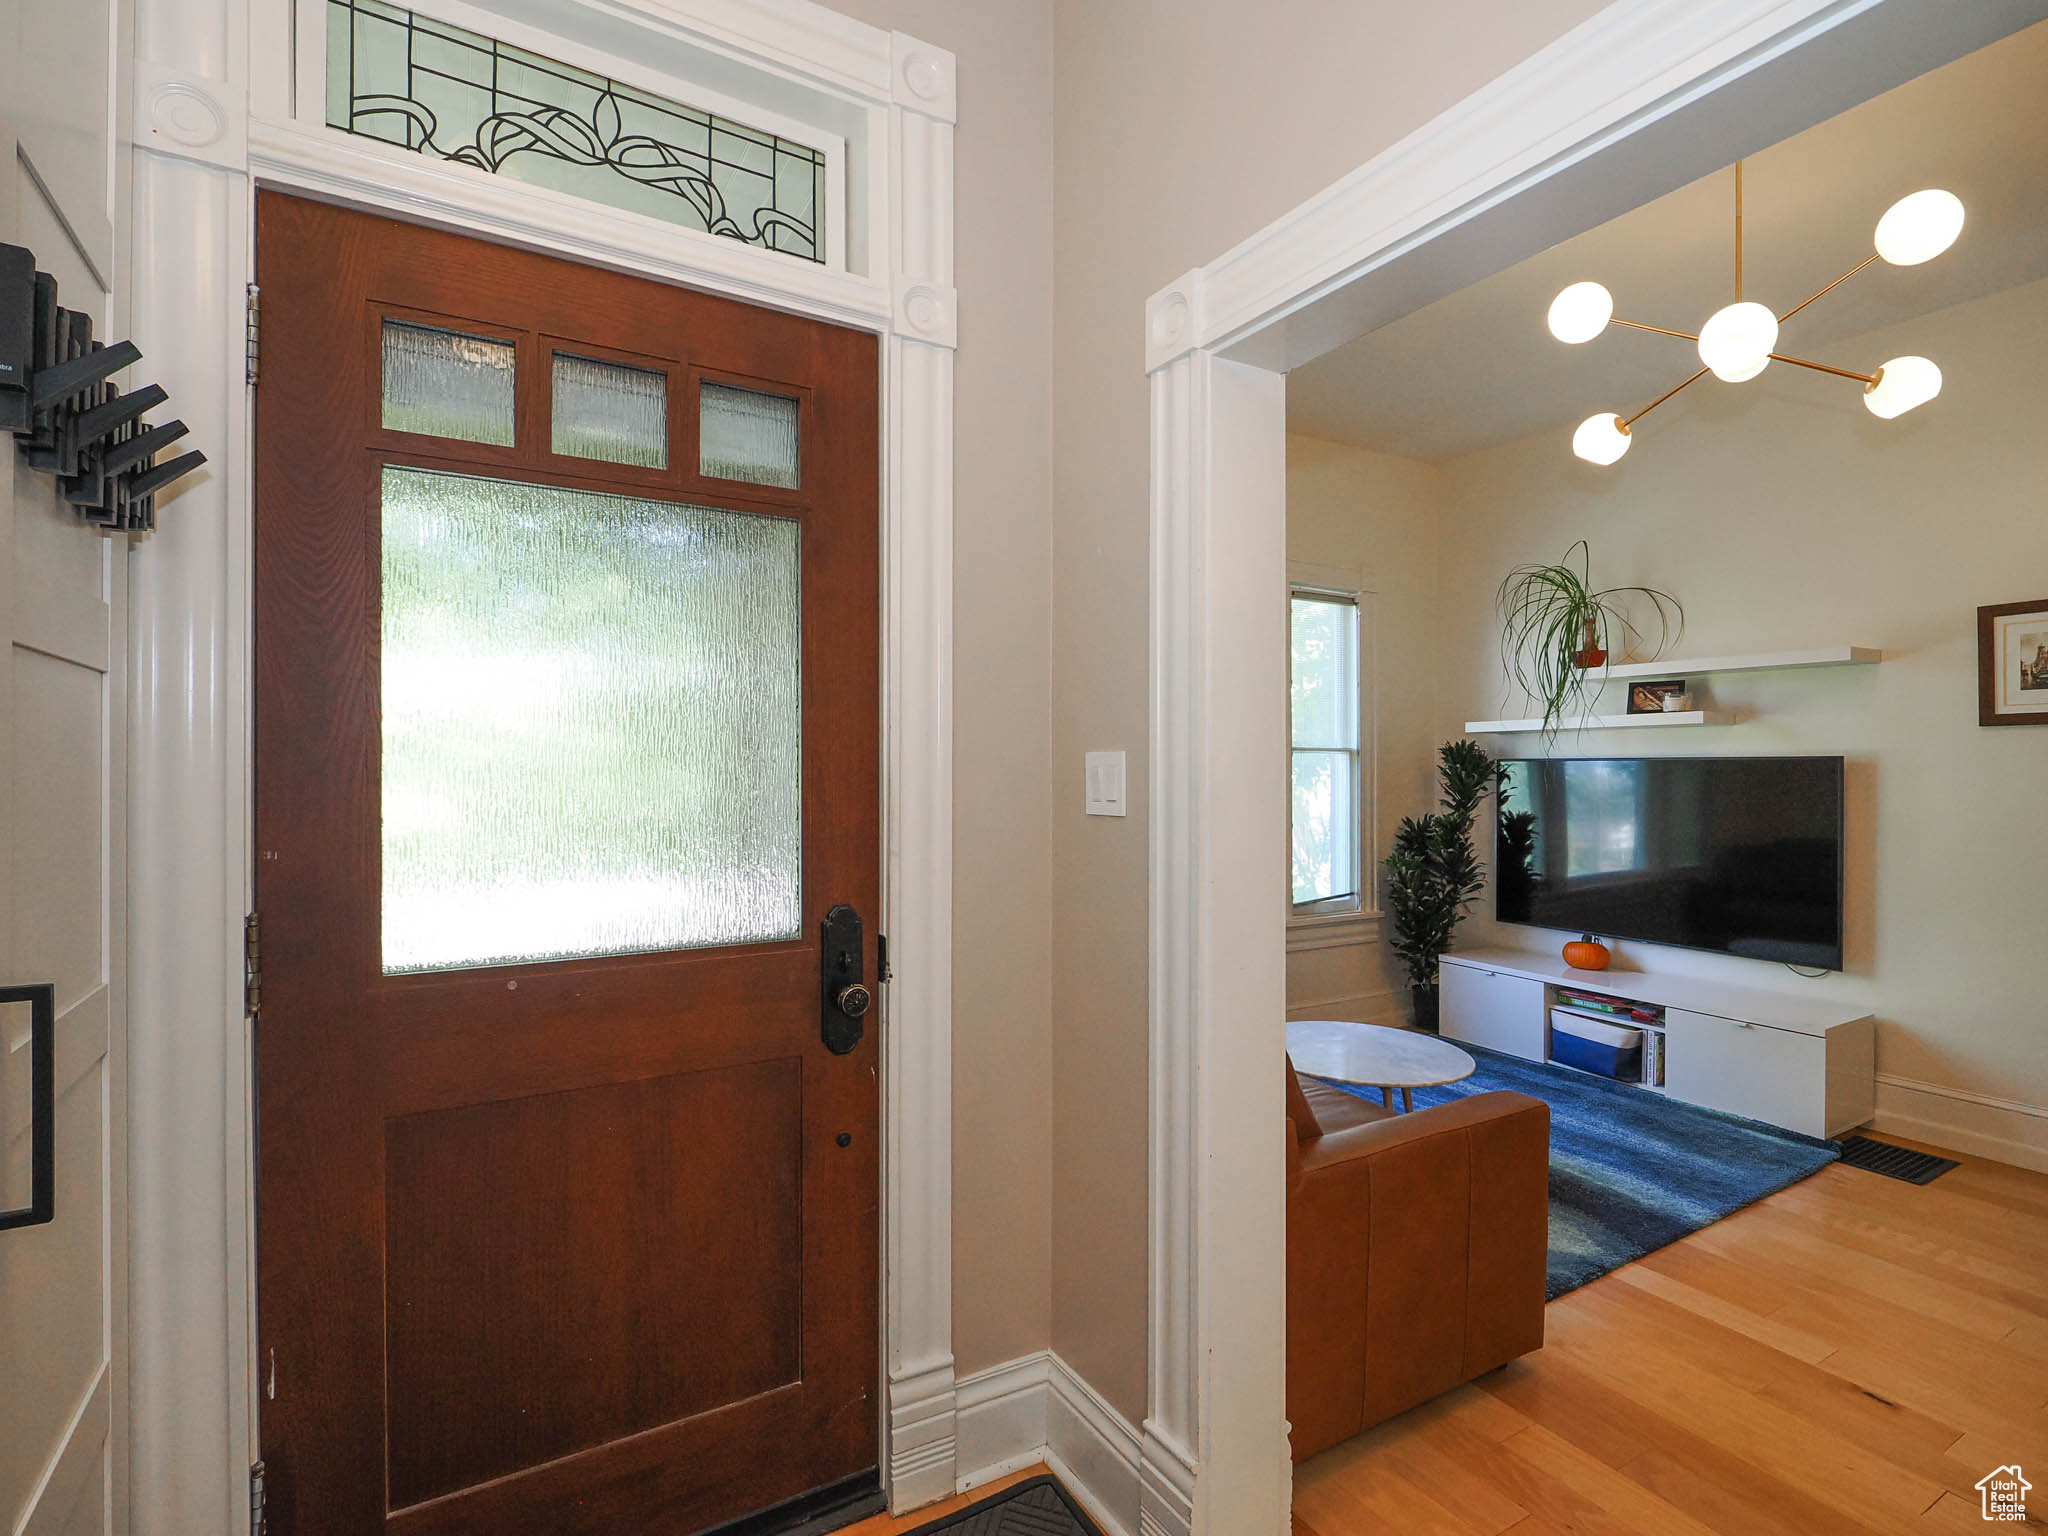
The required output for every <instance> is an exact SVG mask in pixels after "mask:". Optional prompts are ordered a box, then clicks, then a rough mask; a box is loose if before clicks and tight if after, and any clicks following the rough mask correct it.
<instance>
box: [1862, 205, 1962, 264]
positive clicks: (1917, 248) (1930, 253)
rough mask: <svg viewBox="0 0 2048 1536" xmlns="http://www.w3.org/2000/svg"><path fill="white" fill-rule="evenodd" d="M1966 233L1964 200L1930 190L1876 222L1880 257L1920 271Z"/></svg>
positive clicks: (1894, 208)
mask: <svg viewBox="0 0 2048 1536" xmlns="http://www.w3.org/2000/svg"><path fill="white" fill-rule="evenodd" d="M1962 232H1963V200H1962V199H1961V198H1959V197H1957V196H1956V195H1955V193H1953V192H1944V191H1942V190H1941V189H1940V188H1939V187H1929V188H1928V189H1927V190H1926V191H1924V192H1915V193H1913V194H1912V195H1911V196H1910V197H1902V198H1900V199H1899V200H1898V201H1897V202H1896V203H1893V204H1892V205H1891V207H1889V208H1887V209H1885V211H1884V217H1883V218H1881V219H1879V220H1878V221H1877V254H1878V255H1880V256H1882V257H1883V258H1884V259H1885V260H1886V261H1888V262H1890V263H1891V264H1892V265H1893V266H1895V267H1917V266H1919V265H1920V263H1921V262H1923V261H1932V260H1934V258H1935V257H1937V256H1939V255H1940V254H1941V253H1942V252H1943V251H1945V250H1947V249H1948V248H1949V247H1950V246H1952V245H1954V244H1955V243H1956V236H1957V235H1959V234H1961V233H1962Z"/></svg>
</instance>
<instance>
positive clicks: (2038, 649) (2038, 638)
mask: <svg viewBox="0 0 2048 1536" xmlns="http://www.w3.org/2000/svg"><path fill="white" fill-rule="evenodd" d="M1977 723H1978V724H1979V725H2048V597H2042V598H2036V599H2035V600H2034V601H2032V602H2029V603H1998V604H1995V605H1993V606H1991V607H1986V608H1979V609H1978V610H1977Z"/></svg>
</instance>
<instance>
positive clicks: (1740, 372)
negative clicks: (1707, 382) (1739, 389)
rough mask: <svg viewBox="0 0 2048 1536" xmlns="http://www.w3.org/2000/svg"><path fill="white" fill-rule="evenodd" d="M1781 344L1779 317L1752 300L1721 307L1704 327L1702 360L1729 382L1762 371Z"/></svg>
mask: <svg viewBox="0 0 2048 1536" xmlns="http://www.w3.org/2000/svg"><path fill="white" fill-rule="evenodd" d="M1777 345H1778V317H1777V316H1776V315H1774V314H1772V313H1771V312H1770V310H1769V309H1768V308H1766V307H1765V306H1764V305H1762V304H1758V303H1755V302H1754V301H1751V302H1749V303H1744V304H1730V305H1729V306H1728V307H1727V308H1726V309H1723V310H1717V311H1716V312H1715V313H1714V315H1713V316H1712V318H1710V319H1709V320H1708V321H1707V323H1706V324H1705V325H1703V326H1701V327H1700V361H1701V362H1703V363H1705V364H1706V365H1707V367H1708V368H1710V369H1711V370H1712V371H1713V374H1714V377H1715V378H1717V379H1719V380H1721V381H1722V382H1723V383H1725V384H1740V383H1742V382H1744V381H1745V380H1748V379H1753V378H1755V377H1756V376H1757V375H1758V374H1760V373H1762V372H1763V371H1764V369H1765V367H1766V366H1768V365H1769V363H1770V361H1771V352H1772V349H1773V348H1775V347H1776V346H1777Z"/></svg>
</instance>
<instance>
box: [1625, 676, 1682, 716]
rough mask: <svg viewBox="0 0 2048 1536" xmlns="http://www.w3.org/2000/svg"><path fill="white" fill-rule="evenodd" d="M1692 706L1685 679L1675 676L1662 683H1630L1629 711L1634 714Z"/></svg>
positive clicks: (1663, 711)
mask: <svg viewBox="0 0 2048 1536" xmlns="http://www.w3.org/2000/svg"><path fill="white" fill-rule="evenodd" d="M1691 708H1692V700H1691V699H1690V698H1688V697H1687V696H1686V692H1685V679H1684V678H1682V677H1674V678H1671V679H1670V680H1668V681H1666V682H1661V683H1630V684H1629V685H1628V712H1629V713H1630V714H1632V715H1662V714H1666V713H1669V712H1670V711H1673V710H1685V709H1691Z"/></svg>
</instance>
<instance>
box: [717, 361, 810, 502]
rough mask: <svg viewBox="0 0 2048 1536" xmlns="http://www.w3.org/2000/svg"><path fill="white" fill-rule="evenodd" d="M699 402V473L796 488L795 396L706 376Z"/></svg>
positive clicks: (720, 477)
mask: <svg viewBox="0 0 2048 1536" xmlns="http://www.w3.org/2000/svg"><path fill="white" fill-rule="evenodd" d="M697 401H698V438H699V442H698V464H697V472H698V473H699V474H702V475H709V476H711V477H712V478H713V479H717V480H744V481H746V482H748V483H749V484H750V485H780V486H785V487H787V488H789V489H790V490H794V489H796V486H797V403H796V401H794V400H793V399H791V398H790V397H789V396H787V395H769V394H763V393H762V392H761V391H760V390H758V389H735V388H734V387H733V386H732V385H730V384H713V383H712V382H711V381H710V380H708V379H707V380H705V381H704V382H703V383H702V384H700V385H699V386H698V393H697Z"/></svg>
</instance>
